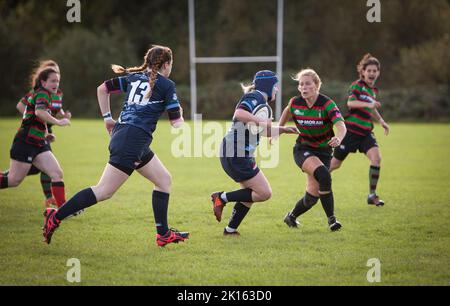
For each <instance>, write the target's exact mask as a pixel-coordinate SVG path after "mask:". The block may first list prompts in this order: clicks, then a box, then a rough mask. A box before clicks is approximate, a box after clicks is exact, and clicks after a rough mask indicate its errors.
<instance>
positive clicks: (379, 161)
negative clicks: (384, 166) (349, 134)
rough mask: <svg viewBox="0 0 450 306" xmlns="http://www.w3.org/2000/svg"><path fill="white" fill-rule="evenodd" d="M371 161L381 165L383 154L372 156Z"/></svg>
mask: <svg viewBox="0 0 450 306" xmlns="http://www.w3.org/2000/svg"><path fill="white" fill-rule="evenodd" d="M371 163H372V165H374V166H379V165H380V164H381V155H376V156H374V157H372V160H371Z"/></svg>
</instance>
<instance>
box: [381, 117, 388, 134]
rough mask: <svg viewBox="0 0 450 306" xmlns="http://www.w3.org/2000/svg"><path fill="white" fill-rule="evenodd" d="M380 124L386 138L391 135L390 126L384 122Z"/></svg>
mask: <svg viewBox="0 0 450 306" xmlns="http://www.w3.org/2000/svg"><path fill="white" fill-rule="evenodd" d="M380 124H381V126H382V127H383V129H384V135H386V136H387V135H389V131H390V128H389V124H387V123H386V122H385V121H384V120H383V121H381V122H380Z"/></svg>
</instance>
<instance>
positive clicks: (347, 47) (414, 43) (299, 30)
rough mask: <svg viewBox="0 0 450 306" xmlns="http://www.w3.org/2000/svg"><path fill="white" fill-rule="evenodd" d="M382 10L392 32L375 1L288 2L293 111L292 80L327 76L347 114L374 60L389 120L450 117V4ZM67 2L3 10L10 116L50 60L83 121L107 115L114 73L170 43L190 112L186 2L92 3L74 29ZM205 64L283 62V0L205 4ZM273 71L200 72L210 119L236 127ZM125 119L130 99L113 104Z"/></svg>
mask: <svg viewBox="0 0 450 306" xmlns="http://www.w3.org/2000/svg"><path fill="white" fill-rule="evenodd" d="M380 2H381V5H382V6H381V23H369V22H367V20H366V14H367V11H368V10H369V7H367V5H366V4H367V1H366V0H340V1H333V0H320V1H316V0H303V1H297V0H285V13H284V17H285V22H284V50H283V58H284V65H283V68H284V75H283V81H284V87H283V88H284V92H283V98H284V99H283V103H284V104H286V103H287V101H288V99H289V97H291V96H293V95H295V94H296V87H297V86H296V84H295V83H294V82H293V81H291V80H290V76H291V75H293V74H294V73H295V72H296V71H298V70H300V69H301V68H304V67H312V68H314V69H316V70H317V71H318V73H319V74H320V75H321V77H322V78H323V80H324V82H325V87H324V92H325V93H326V94H328V95H330V96H331V97H332V98H334V99H335V100H337V102H338V104H339V105H340V106H341V108H343V107H344V103H345V94H346V91H347V88H348V86H349V84H350V83H351V82H352V81H353V80H354V79H356V78H357V74H356V71H355V66H356V64H357V62H358V61H359V59H360V58H361V57H362V55H363V54H364V53H366V52H371V53H372V54H373V55H375V56H377V57H378V58H379V59H380V60H381V63H382V75H381V78H380V80H379V86H380V88H381V101H382V102H384V107H383V116H384V117H385V118H387V119H389V120H391V119H396V120H422V121H424V120H425V121H435V120H448V119H450V98H449V97H450V94H449V84H450V1H448V0H432V1H421V0H389V1H383V0H382V1H380ZM66 3H67V1H65V0H47V1H39V0H26V1H25V0H3V1H0V36H1V37H2V39H1V40H0V69H1V72H2V75H3V76H4V77H3V80H4V81H3V82H1V83H0V91H1V92H2V95H1V97H0V114H1V115H12V114H14V112H15V109H14V105H15V103H16V101H18V99H19V98H20V97H21V96H23V95H24V93H25V92H26V91H27V89H28V85H27V82H28V75H29V73H30V71H31V69H32V68H33V65H35V63H36V62H37V61H38V60H39V59H47V58H52V59H55V60H56V61H57V62H58V63H59V64H60V66H61V70H62V84H61V87H62V89H63V90H64V92H65V105H66V107H68V108H70V109H71V110H72V111H73V113H74V115H76V116H79V117H95V116H97V115H98V107H97V105H96V87H97V86H98V85H99V84H100V83H101V82H102V81H103V80H105V79H108V78H111V77H113V76H114V74H113V72H112V71H111V70H110V68H109V65H110V64H111V63H117V64H122V65H128V66H134V65H139V64H140V63H141V62H142V57H143V55H144V54H145V51H146V50H147V48H148V47H149V45H150V44H163V45H168V46H170V47H171V48H172V49H173V51H174V57H175V66H174V70H173V73H172V76H171V78H172V79H173V80H174V81H175V82H176V83H177V85H178V91H179V96H180V98H181V100H182V102H183V105H184V108H185V109H186V112H185V113H186V114H189V103H190V101H189V99H190V95H189V49H188V12H187V1H186V0H152V1H145V2H141V1H127V2H124V1H120V0H106V1H101V0H90V1H87V0H81V23H68V22H67V20H66V13H67V10H68V9H69V8H68V7H67V6H66ZM195 3H196V6H195V12H196V18H197V22H196V29H197V31H196V34H197V55H198V56H244V55H245V56H250V55H273V54H275V53H276V50H275V47H276V46H275V45H276V43H275V42H276V1H275V0H244V1H242V0H196V1H195ZM265 68H267V69H275V65H274V64H239V65H237V64H211V65H199V66H198V85H199V90H198V92H199V112H200V113H202V114H203V115H204V118H210V119H218V118H222V119H225V118H228V117H229V116H230V115H231V113H232V110H233V106H234V104H235V101H236V100H237V99H238V98H239V96H240V94H241V90H240V87H239V82H250V81H251V78H252V76H253V74H254V73H255V71H257V70H259V69H265ZM113 106H114V111H115V112H119V111H120V107H121V101H120V99H118V98H114V99H113Z"/></svg>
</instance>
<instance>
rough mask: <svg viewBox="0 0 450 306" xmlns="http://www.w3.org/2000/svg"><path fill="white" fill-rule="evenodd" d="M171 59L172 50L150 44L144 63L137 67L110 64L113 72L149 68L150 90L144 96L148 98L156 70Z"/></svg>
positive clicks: (156, 74) (139, 70)
mask: <svg viewBox="0 0 450 306" xmlns="http://www.w3.org/2000/svg"><path fill="white" fill-rule="evenodd" d="M170 61H172V50H170V48H169V47H164V46H159V45H152V47H151V48H150V49H148V51H147V53H146V54H145V56H144V63H142V65H141V66H139V67H131V68H124V67H123V66H120V65H111V68H112V70H113V71H114V72H115V73H131V72H142V71H145V70H147V69H149V70H150V72H149V74H148V77H149V79H150V91H149V92H148V94H147V96H146V98H150V96H151V95H152V91H153V87H154V86H155V82H156V77H157V76H158V71H159V70H160V69H161V67H162V65H163V64H164V63H167V62H170Z"/></svg>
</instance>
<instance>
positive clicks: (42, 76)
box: [33, 68, 58, 90]
mask: <svg viewBox="0 0 450 306" xmlns="http://www.w3.org/2000/svg"><path fill="white" fill-rule="evenodd" d="M52 73H56V74H58V71H56V69H54V68H44V69H42V70H41V71H39V73H38V75H37V77H36V84H34V86H33V89H34V90H37V89H39V87H41V82H42V81H44V82H45V81H47V80H48V78H49V77H50V75H51V74H52Z"/></svg>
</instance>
